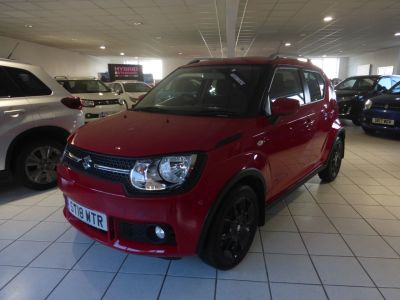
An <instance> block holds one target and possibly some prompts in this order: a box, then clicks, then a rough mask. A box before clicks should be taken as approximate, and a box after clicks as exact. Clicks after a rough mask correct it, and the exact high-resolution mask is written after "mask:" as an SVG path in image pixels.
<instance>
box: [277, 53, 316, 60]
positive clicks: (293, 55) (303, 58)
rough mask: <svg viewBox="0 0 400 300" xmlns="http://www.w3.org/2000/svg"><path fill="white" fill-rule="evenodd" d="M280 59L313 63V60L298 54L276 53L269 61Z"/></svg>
mask: <svg viewBox="0 0 400 300" xmlns="http://www.w3.org/2000/svg"><path fill="white" fill-rule="evenodd" d="M278 58H290V59H297V60H301V61H305V62H311V59H309V58H308V57H302V56H299V55H298V54H285V53H274V54H271V55H270V56H269V59H278Z"/></svg>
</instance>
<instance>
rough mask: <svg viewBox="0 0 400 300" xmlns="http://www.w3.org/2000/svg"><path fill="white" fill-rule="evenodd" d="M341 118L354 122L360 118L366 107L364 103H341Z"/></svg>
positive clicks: (354, 101)
mask: <svg viewBox="0 0 400 300" xmlns="http://www.w3.org/2000/svg"><path fill="white" fill-rule="evenodd" d="M338 106H339V118H342V119H349V120H354V119H357V118H358V117H359V116H360V113H361V111H362V109H363V107H364V102H363V101H357V100H354V99H353V100H346V101H339V102H338Z"/></svg>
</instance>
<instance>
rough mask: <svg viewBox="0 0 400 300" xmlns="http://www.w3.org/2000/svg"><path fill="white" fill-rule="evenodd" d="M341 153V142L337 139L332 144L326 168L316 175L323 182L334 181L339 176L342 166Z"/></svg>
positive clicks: (342, 151) (342, 150)
mask: <svg viewBox="0 0 400 300" xmlns="http://www.w3.org/2000/svg"><path fill="white" fill-rule="evenodd" d="M343 153H344V144H343V140H342V139H341V138H340V137H337V138H336V141H335V143H334V144H333V148H332V152H331V154H330V156H329V159H328V162H327V166H326V168H325V169H324V170H322V171H321V172H319V173H318V176H319V178H321V179H322V180H323V181H325V182H331V181H333V180H335V178H336V177H337V175H338V174H339V170H340V166H341V164H342V158H343Z"/></svg>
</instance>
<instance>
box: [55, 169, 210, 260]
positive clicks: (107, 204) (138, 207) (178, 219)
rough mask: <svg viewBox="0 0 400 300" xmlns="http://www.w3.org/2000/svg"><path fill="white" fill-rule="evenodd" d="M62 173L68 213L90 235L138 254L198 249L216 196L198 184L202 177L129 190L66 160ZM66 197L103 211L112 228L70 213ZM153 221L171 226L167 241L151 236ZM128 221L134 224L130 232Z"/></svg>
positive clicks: (166, 254)
mask: <svg viewBox="0 0 400 300" xmlns="http://www.w3.org/2000/svg"><path fill="white" fill-rule="evenodd" d="M58 175H59V176H58V184H59V187H60V189H61V190H62V192H63V194H64V198H65V200H66V205H65V207H64V216H65V217H66V219H67V220H68V221H69V222H70V223H71V224H72V225H73V226H74V227H75V228H76V229H78V230H79V231H80V232H82V233H84V234H86V235H88V236H89V237H91V238H92V239H94V240H96V241H98V242H100V243H102V244H105V245H107V246H110V247H113V248H115V249H119V250H122V251H125V252H128V253H135V254H143V255H150V256H161V257H178V256H187V255H194V254H196V248H197V244H198V240H199V237H200V234H201V230H202V228H203V223H204V220H205V218H206V216H207V213H208V209H209V203H210V201H212V199H214V198H215V197H216V195H212V194H211V193H209V191H207V192H205V191H206V190H207V189H205V188H203V189H202V188H199V186H201V184H199V182H198V184H197V185H196V186H195V187H194V188H193V189H192V190H190V191H189V192H185V193H181V194H173V195H171V194H168V195H167V194H165V195H161V194H160V195H157V196H154V195H149V196H127V195H126V192H125V190H124V188H123V186H122V185H121V184H118V183H116V182H110V181H107V180H103V179H100V178H96V177H92V176H89V175H86V174H82V173H80V172H76V171H74V170H72V169H71V168H69V167H67V166H65V165H62V164H61V165H59V166H58ZM68 198H70V199H72V200H73V201H74V202H76V203H78V204H79V205H81V206H83V207H85V208H88V209H91V210H94V211H97V212H100V213H104V214H105V215H106V216H107V223H108V231H107V232H106V231H102V230H100V229H97V228H95V227H92V226H90V225H88V224H86V223H84V222H82V221H81V220H79V219H78V218H76V217H75V216H74V215H73V214H71V213H70V211H69V210H68V208H67V199H68ZM207 203H208V204H207ZM155 225H159V226H162V227H163V228H166V229H167V230H166V231H167V234H168V236H169V238H168V240H167V241H166V242H160V241H154V240H152V239H151V238H149V235H150V236H151V233H149V232H148V231H149V230H152V228H154V226H155ZM127 226H128V227H129V226H130V227H129V228H128V236H127V230H126V229H127ZM149 228H150V229H149ZM129 234H130V235H129ZM146 238H148V239H146Z"/></svg>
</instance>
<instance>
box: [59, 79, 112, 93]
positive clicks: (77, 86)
mask: <svg viewBox="0 0 400 300" xmlns="http://www.w3.org/2000/svg"><path fill="white" fill-rule="evenodd" d="M58 82H59V83H60V84H61V85H62V86H63V87H64V88H65V89H66V90H67V91H68V92H70V93H71V94H85V93H109V92H111V90H110V88H109V87H107V86H106V85H105V84H104V83H102V82H101V81H100V80H94V79H88V80H59V81H58Z"/></svg>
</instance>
